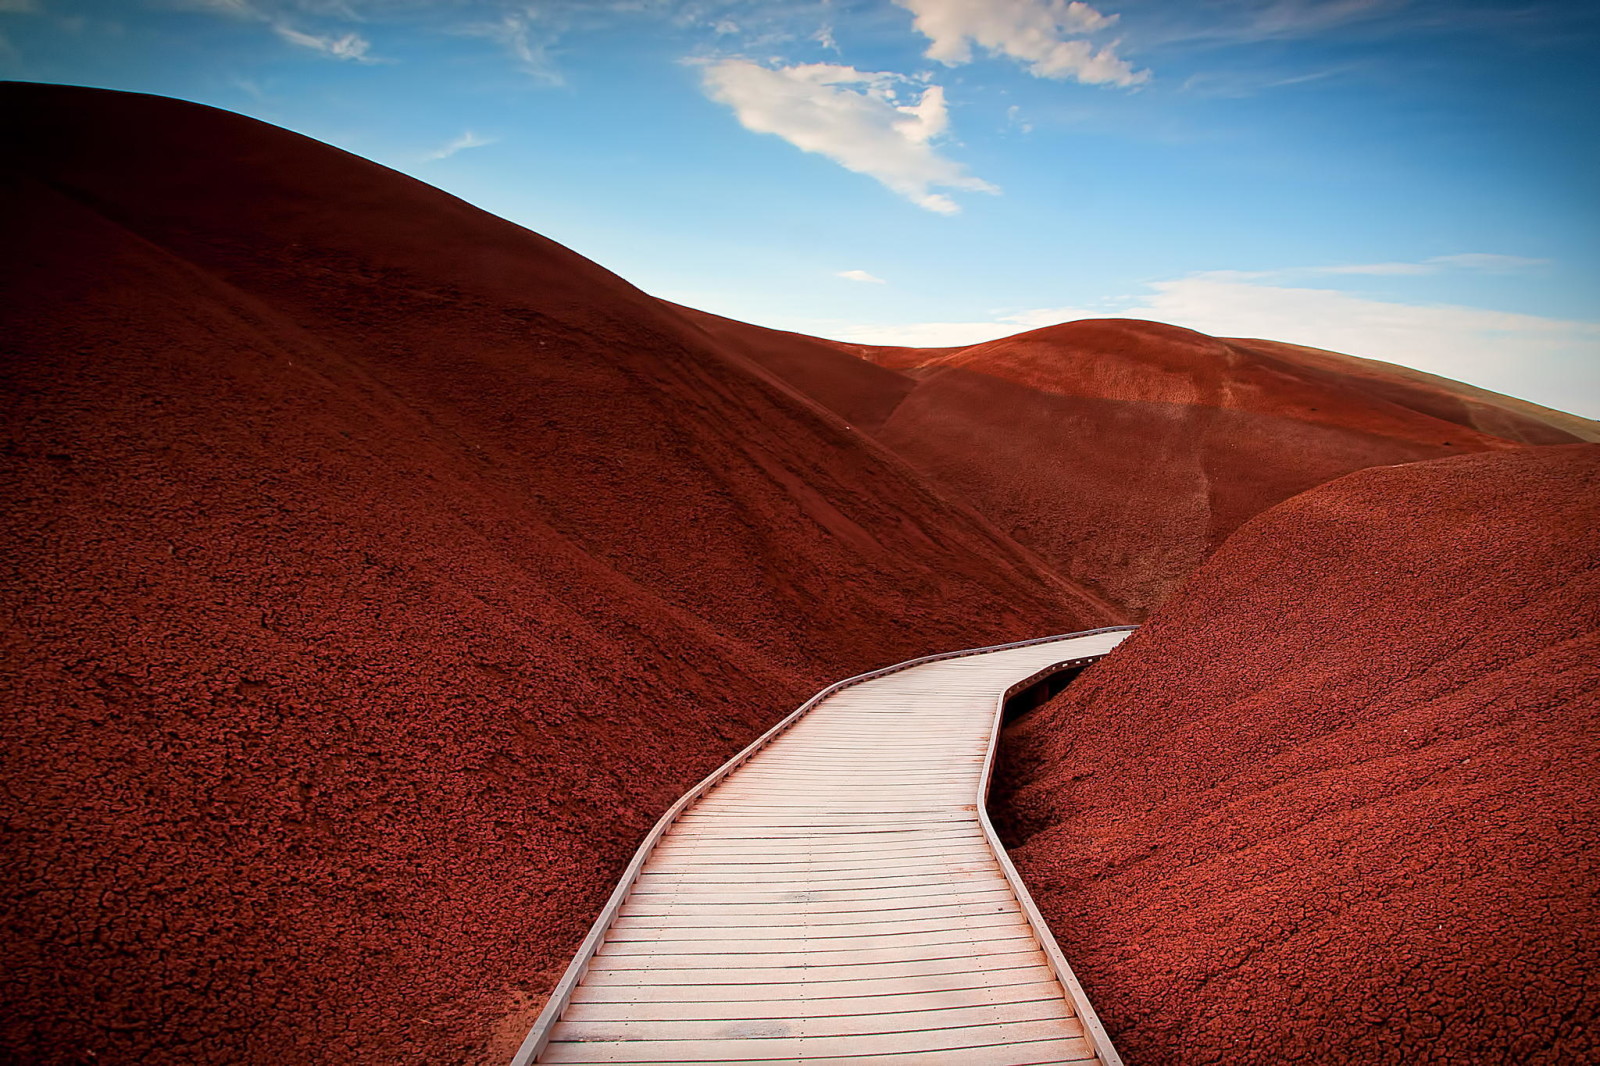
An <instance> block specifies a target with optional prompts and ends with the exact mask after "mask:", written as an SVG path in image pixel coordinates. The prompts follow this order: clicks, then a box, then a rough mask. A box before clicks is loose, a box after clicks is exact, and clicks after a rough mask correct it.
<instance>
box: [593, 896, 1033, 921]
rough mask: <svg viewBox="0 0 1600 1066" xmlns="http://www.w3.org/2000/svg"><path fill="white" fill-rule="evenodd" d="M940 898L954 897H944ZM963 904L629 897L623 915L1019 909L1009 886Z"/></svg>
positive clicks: (834, 916) (711, 917) (962, 899)
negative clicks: (707, 901) (690, 900)
mask: <svg viewBox="0 0 1600 1066" xmlns="http://www.w3.org/2000/svg"><path fill="white" fill-rule="evenodd" d="M938 898H939V899H950V898H952V897H948V896H941V897H938ZM953 898H955V899H956V900H958V902H955V903H937V902H933V901H929V900H925V899H923V898H922V897H920V896H912V897H909V898H906V899H899V900H893V899H889V900H885V899H873V900H858V901H852V900H843V901H837V902H834V901H825V902H811V903H734V904H727V903H720V902H719V903H714V904H704V903H678V902H674V901H672V900H665V901H661V902H654V901H652V902H642V901H634V900H629V901H628V903H627V904H626V905H624V906H623V908H622V910H621V911H620V912H619V913H618V915H617V919H618V920H619V921H620V920H621V919H623V918H659V917H666V916H670V917H673V918H676V919H677V920H678V921H680V922H683V923H685V924H706V923H713V924H714V923H717V922H726V923H728V924H730V925H732V924H737V923H740V922H744V921H746V920H748V919H749V918H751V917H755V916H760V915H767V916H769V917H770V918H771V920H772V922H773V924H774V925H780V924H783V923H785V922H790V921H796V920H804V921H807V922H811V923H812V924H826V923H829V922H835V921H836V922H850V921H855V920H857V916H858V915H862V914H875V915H877V916H878V917H879V918H881V919H882V920H883V921H889V922H892V921H898V920H899V919H900V916H901V915H919V916H920V915H925V916H927V917H929V918H938V917H941V916H943V915H946V914H963V913H976V912H978V911H980V910H984V909H988V908H993V909H996V910H1005V911H1008V912H1013V913H1014V912H1015V905H1016V897H1015V896H1013V895H1012V894H1011V890H1010V889H1009V888H996V889H989V890H986V891H984V892H974V893H971V894H963V895H960V896H956V897H953Z"/></svg>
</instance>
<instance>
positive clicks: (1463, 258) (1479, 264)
mask: <svg viewBox="0 0 1600 1066" xmlns="http://www.w3.org/2000/svg"><path fill="white" fill-rule="evenodd" d="M1428 262H1429V263H1435V264H1438V265H1440V266H1449V267H1462V268H1464V269H1466V270H1486V271H1489V272H1491V273H1495V274H1503V273H1507V272H1509V271H1513V270H1526V269H1527V268H1529V267H1537V266H1548V265H1549V263H1550V260H1548V259H1528V258H1527V257H1525V256H1520V255H1495V254H1493V253H1490V252H1463V253H1461V254H1460V255H1436V256H1434V257H1433V258H1432V259H1430V260H1428Z"/></svg>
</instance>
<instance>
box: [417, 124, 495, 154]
mask: <svg viewBox="0 0 1600 1066" xmlns="http://www.w3.org/2000/svg"><path fill="white" fill-rule="evenodd" d="M495 140H496V138H494V137H479V136H478V135H477V134H476V133H473V132H472V131H471V130H467V131H466V132H465V133H463V134H462V135H461V136H459V137H457V138H456V139H455V140H453V141H451V142H450V143H448V144H443V145H440V146H439V147H438V148H436V149H434V150H433V151H431V152H429V153H428V154H427V155H425V156H423V158H424V159H426V160H429V161H430V162H431V161H432V160H435V159H449V158H450V157H451V156H453V155H455V154H456V153H457V152H464V151H466V150H467V149H468V148H482V147H483V146H484V145H486V144H493V143H494V142H495Z"/></svg>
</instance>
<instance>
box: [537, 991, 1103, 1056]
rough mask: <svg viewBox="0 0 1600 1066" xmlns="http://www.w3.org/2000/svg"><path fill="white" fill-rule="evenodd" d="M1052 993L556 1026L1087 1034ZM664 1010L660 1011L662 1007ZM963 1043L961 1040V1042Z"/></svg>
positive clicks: (724, 1033)
mask: <svg viewBox="0 0 1600 1066" xmlns="http://www.w3.org/2000/svg"><path fill="white" fill-rule="evenodd" d="M1055 991H1056V994H1055V995H1053V996H1038V997H1035V998H1033V999H1028V1000H1023V1001H1021V1002H1009V1003H987V1004H977V1005H963V1006H954V1007H929V1008H927V1009H925V1010H912V1011H872V1010H871V1008H870V1007H869V1008H868V1012H867V1013H864V1014H829V1015H822V1016H818V1017H813V1016H810V1015H806V1016H793V1015H790V1014H787V1013H772V1012H771V1011H768V1010H765V1009H763V1010H762V1011H761V1012H758V1013H756V1012H746V1013H745V1014H742V1015H735V1016H734V1017H732V1018H700V1017H697V1016H694V1015H690V1016H688V1017H668V1018H650V1019H590V1018H586V1017H582V1015H583V1013H584V1012H582V1011H575V1012H573V1013H575V1014H578V1015H580V1016H579V1017H570V1016H568V1017H563V1018H562V1020H561V1024H560V1025H559V1026H557V1027H556V1033H555V1038H556V1039H558V1040H605V1041H610V1040H650V1041H656V1040H661V1041H668V1040H671V1041H677V1040H723V1039H728V1038H730V1037H732V1038H740V1037H750V1036H754V1037H758V1038H759V1037H768V1036H772V1037H785V1038H789V1039H804V1040H811V1039H815V1038H819V1037H858V1036H859V1037H866V1036H875V1035H880V1034H881V1035H885V1036H887V1035H910V1034H912V1033H920V1032H925V1031H928V1030H932V1029H944V1030H948V1029H955V1028H967V1027H973V1026H995V1025H1010V1024H1017V1023H1027V1022H1052V1021H1053V1022H1060V1023H1062V1028H1061V1030H1060V1031H1059V1032H1058V1033H1056V1034H1054V1035H1058V1036H1062V1037H1071V1036H1082V1035H1083V1027H1082V1026H1081V1025H1077V1024H1075V1019H1073V1018H1072V1017H1071V1014H1070V1012H1069V1011H1068V1009H1067V1004H1066V1001H1065V1000H1063V999H1062V998H1061V995H1060V990H1059V987H1058V988H1057V989H1056V990H1055ZM763 1006H764V1008H772V1009H773V1010H776V1011H779V1012H782V1011H783V1009H784V1005H783V1004H781V1003H769V1004H765V1005H763ZM658 1013H659V1012H658ZM958 1046H959V1045H958Z"/></svg>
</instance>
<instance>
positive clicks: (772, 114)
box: [703, 59, 1000, 215]
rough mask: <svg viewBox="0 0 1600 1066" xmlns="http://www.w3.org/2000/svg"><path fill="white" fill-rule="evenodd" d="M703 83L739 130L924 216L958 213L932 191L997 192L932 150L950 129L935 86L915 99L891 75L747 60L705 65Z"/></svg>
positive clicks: (903, 82) (831, 66)
mask: <svg viewBox="0 0 1600 1066" xmlns="http://www.w3.org/2000/svg"><path fill="white" fill-rule="evenodd" d="M703 77H704V85H705V91H706V93H707V95H709V96H710V97H711V98H712V99H714V100H717V101H718V102H720V103H723V104H726V105H728V106H729V107H731V108H733V111H734V114H735V115H737V116H738V119H739V121H740V123H742V124H743V125H744V127H745V129H748V130H752V131H754V132H756V133H773V134H776V135H778V136H779V137H782V138H783V139H784V140H786V141H788V142H789V143H790V144H792V145H794V146H795V147H796V148H799V149H801V150H803V151H807V152H815V153H816V154H818V155H822V156H826V157H827V158H829V159H831V160H833V161H834V162H835V163H838V164H839V165H840V166H842V167H845V168H846V169H848V170H853V171H855V172H856V173H858V174H866V175H868V176H869V177H873V178H876V179H877V180H878V181H880V182H882V183H883V184H884V185H886V186H888V187H889V188H890V189H892V190H894V191H895V192H897V193H899V194H900V195H901V196H904V197H905V198H906V199H908V200H910V201H911V202H912V203H914V204H916V205H917V206H919V207H922V208H926V209H927V210H929V211H936V212H938V213H940V214H947V215H948V214H954V213H956V212H957V211H959V210H960V208H959V207H958V206H957V205H956V203H955V201H954V200H952V199H950V197H948V196H946V195H944V194H942V193H936V192H933V191H932V190H933V189H935V188H945V189H965V190H969V191H972V192H988V193H996V192H999V191H1000V190H999V189H997V188H995V187H994V186H993V185H990V184H989V183H988V182H986V181H983V180H982V179H980V178H975V177H973V176H971V175H970V174H968V173H967V172H966V168H964V167H963V166H961V164H959V163H956V162H954V161H953V160H950V159H947V158H946V157H944V156H942V155H940V154H939V152H938V151H937V150H935V148H934V147H933V144H932V142H933V140H934V139H935V138H937V137H938V136H939V135H940V134H942V133H944V132H945V130H946V128H947V127H948V126H949V123H950V117H949V112H948V111H947V110H946V108H945V101H944V90H943V89H942V88H940V87H939V86H937V85H928V86H927V87H925V88H922V89H921V90H920V93H919V92H918V90H917V89H916V88H914V87H913V86H912V85H911V83H910V81H909V79H906V78H903V77H901V76H899V75H896V74H885V73H869V72H866V71H860V70H857V69H855V68H854V67H846V66H839V65H837V64H833V63H806V64H801V65H799V66H792V67H775V68H771V67H764V66H761V65H760V64H759V63H752V62H750V61H749V60H747V59H724V60H721V61H718V62H715V63H709V64H707V65H706V67H705V70H704V74H703ZM911 96H915V102H914V103H913V102H910V101H909V97H911Z"/></svg>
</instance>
